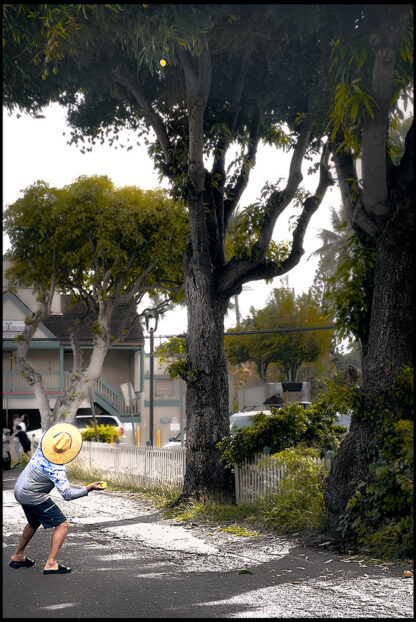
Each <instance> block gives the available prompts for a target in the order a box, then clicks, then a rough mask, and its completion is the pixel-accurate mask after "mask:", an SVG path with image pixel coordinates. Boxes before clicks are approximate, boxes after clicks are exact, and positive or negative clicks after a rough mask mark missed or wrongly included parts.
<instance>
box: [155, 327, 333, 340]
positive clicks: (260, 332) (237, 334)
mask: <svg viewBox="0 0 416 622" xmlns="http://www.w3.org/2000/svg"><path fill="white" fill-rule="evenodd" d="M333 328H334V327H333V326H307V327H305V328H271V329H270V330H245V331H235V332H233V333H224V337H242V336H244V335H269V334H277V333H302V332H306V331H309V330H331V329H333ZM144 337H145V339H149V338H150V335H144ZM171 337H182V338H183V339H185V338H186V333H181V334H179V335H157V336H156V335H155V339H170V338H171Z"/></svg>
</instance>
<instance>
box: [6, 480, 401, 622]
mask: <svg viewBox="0 0 416 622" xmlns="http://www.w3.org/2000/svg"><path fill="white" fill-rule="evenodd" d="M17 476H18V472H16V471H6V472H4V473H3V506H4V507H3V618H5V619H8V618H10V619H12V618H13V619H16V618H163V619H166V618H233V617H237V618H239V617H246V618H247V617H256V618H257V617H258V618H262V617H263V618H268V617H277V618H361V617H364V618H390V619H391V618H412V617H413V580H412V579H404V578H403V570H404V568H403V567H402V566H392V565H390V566H389V565H380V564H379V565H371V564H370V565H368V563H364V562H363V561H362V560H361V559H360V558H358V559H357V558H356V557H355V558H353V559H351V557H352V556H345V555H344V556H342V555H338V554H337V553H335V552H334V551H332V550H330V549H328V548H326V547H325V546H321V547H320V546H317V547H307V546H304V545H302V544H301V543H300V542H298V541H296V540H286V539H282V538H279V537H277V536H275V535H272V534H268V535H267V534H266V535H262V536H260V537H258V538H242V537H238V536H235V535H232V534H229V533H225V532H224V531H221V530H220V529H218V528H216V527H213V526H212V525H202V526H201V525H198V526H192V525H186V526H184V525H183V524H178V523H176V522H175V521H168V520H165V519H162V518H161V516H160V512H158V511H157V510H155V508H153V507H150V506H149V502H148V501H146V500H143V499H138V498H136V497H134V496H132V495H128V494H126V493H112V492H111V491H110V490H108V491H105V492H98V493H91V494H90V495H89V496H88V497H85V498H82V499H77V500H74V501H72V502H65V501H63V499H62V498H61V497H59V495H57V493H53V494H52V497H53V498H55V497H54V494H55V495H56V501H57V503H58V504H59V506H60V507H61V509H62V510H63V511H64V512H65V514H66V515H67V516H68V518H69V521H70V528H69V531H68V537H67V540H66V542H65V544H64V546H63V548H62V550H61V553H62V555H61V557H60V559H59V561H60V562H61V563H63V564H65V565H69V566H71V568H72V572H71V573H69V574H66V575H54V576H45V575H43V566H42V564H44V562H45V561H46V556H47V551H48V548H49V543H50V537H51V531H50V530H44V529H43V528H42V527H41V528H39V530H38V532H37V533H36V535H35V536H34V538H33V540H32V541H31V543H30V544H29V546H28V549H27V555H28V556H29V557H31V558H32V559H35V560H36V564H35V566H33V567H32V568H28V569H26V568H25V569H19V570H14V569H11V568H10V567H9V561H10V556H11V554H12V553H13V551H14V549H15V546H16V543H17V541H18V538H19V535H20V533H21V531H22V529H23V527H24V525H25V522H26V521H25V518H24V515H23V512H22V510H21V508H20V506H19V504H18V503H17V502H16V501H15V500H14V497H13V492H12V491H13V488H14V483H15V481H16V479H17Z"/></svg>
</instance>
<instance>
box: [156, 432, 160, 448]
mask: <svg viewBox="0 0 416 622" xmlns="http://www.w3.org/2000/svg"><path fill="white" fill-rule="evenodd" d="M156 446H157V448H158V449H159V448H160V430H156Z"/></svg>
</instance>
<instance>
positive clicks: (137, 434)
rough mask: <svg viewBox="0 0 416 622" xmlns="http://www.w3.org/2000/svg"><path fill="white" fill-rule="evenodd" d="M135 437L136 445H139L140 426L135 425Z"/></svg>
mask: <svg viewBox="0 0 416 622" xmlns="http://www.w3.org/2000/svg"><path fill="white" fill-rule="evenodd" d="M136 438H137V447H140V428H139V426H137V428H136Z"/></svg>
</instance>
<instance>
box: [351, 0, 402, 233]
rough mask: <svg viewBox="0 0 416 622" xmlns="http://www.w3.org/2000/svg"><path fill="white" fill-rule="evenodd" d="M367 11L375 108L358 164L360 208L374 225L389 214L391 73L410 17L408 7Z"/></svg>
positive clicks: (369, 120) (363, 137) (376, 8)
mask: <svg viewBox="0 0 416 622" xmlns="http://www.w3.org/2000/svg"><path fill="white" fill-rule="evenodd" d="M367 6H368V10H369V11H371V15H370V20H371V23H372V31H371V33H370V35H369V42H370V45H371V47H372V48H373V50H374V52H375V60H374V65H373V73H372V85H371V95H372V97H373V98H374V99H375V101H376V103H377V106H376V107H375V109H374V118H372V119H368V120H367V121H366V122H365V123H364V125H363V130H362V143H361V144H362V162H363V182H364V188H365V193H364V194H363V197H362V198H363V205H364V207H365V209H366V212H367V213H368V214H369V215H371V217H372V218H373V219H375V222H377V221H379V219H380V218H382V219H383V218H384V217H385V216H386V214H387V212H388V211H389V202H388V192H387V174H386V155H385V153H386V136H387V131H388V120H389V111H390V101H391V98H392V95H393V87H394V70H395V64H396V60H397V54H398V49H399V44H400V39H401V37H402V35H403V32H404V30H405V28H406V26H407V22H408V20H409V15H410V10H409V9H410V7H409V5H395V6H392V5H388V6H387V7H386V8H384V7H383V10H380V8H379V6H378V5H374V6H371V5H367Z"/></svg>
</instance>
